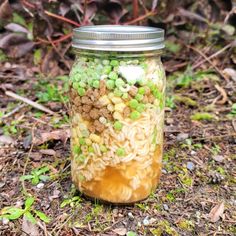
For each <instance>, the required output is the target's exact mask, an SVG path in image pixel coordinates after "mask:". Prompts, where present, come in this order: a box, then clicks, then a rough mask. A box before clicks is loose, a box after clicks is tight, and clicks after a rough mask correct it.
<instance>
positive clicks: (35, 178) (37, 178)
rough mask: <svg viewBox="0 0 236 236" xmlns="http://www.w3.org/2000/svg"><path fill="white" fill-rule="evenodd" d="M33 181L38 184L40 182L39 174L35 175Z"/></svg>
mask: <svg viewBox="0 0 236 236" xmlns="http://www.w3.org/2000/svg"><path fill="white" fill-rule="evenodd" d="M31 183H32V184H33V185H37V184H38V183H39V177H38V176H37V175H36V176H34V178H33V179H32V180H31Z"/></svg>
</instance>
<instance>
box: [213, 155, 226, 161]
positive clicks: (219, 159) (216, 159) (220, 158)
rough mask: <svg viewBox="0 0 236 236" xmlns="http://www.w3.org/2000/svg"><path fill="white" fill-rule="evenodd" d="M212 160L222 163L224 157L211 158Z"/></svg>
mask: <svg viewBox="0 0 236 236" xmlns="http://www.w3.org/2000/svg"><path fill="white" fill-rule="evenodd" d="M213 159H214V160H215V161H217V162H222V161H224V159H225V158H224V156H221V155H216V156H213Z"/></svg>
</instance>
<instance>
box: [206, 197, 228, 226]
mask: <svg viewBox="0 0 236 236" xmlns="http://www.w3.org/2000/svg"><path fill="white" fill-rule="evenodd" d="M224 208H225V207H224V202H221V203H219V204H217V205H215V206H214V207H213V208H212V209H211V211H210V213H209V215H208V218H209V220H210V222H212V223H215V222H217V221H218V220H219V219H220V217H222V216H223V213H224Z"/></svg>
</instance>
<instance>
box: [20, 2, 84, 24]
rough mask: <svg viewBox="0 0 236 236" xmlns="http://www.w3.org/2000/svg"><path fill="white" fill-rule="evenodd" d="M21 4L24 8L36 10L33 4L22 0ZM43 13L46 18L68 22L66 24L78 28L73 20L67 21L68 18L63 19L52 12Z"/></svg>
mask: <svg viewBox="0 0 236 236" xmlns="http://www.w3.org/2000/svg"><path fill="white" fill-rule="evenodd" d="M21 2H22V4H23V5H25V6H27V7H30V8H33V9H35V8H36V6H35V5H34V4H32V3H29V2H27V1H26V0H22V1H21ZM44 13H45V14H46V15H48V16H51V17H54V18H56V19H59V20H61V21H64V22H68V23H70V24H72V25H75V26H77V27H79V26H80V24H79V23H77V22H75V21H73V20H70V19H68V18H66V17H63V16H59V15H57V14H54V13H52V12H50V11H44Z"/></svg>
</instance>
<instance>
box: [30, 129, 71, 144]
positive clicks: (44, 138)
mask: <svg viewBox="0 0 236 236" xmlns="http://www.w3.org/2000/svg"><path fill="white" fill-rule="evenodd" d="M69 137H70V130H69V129H59V130H55V131H51V132H42V133H40V134H38V135H35V137H34V138H33V143H34V144H35V145H41V144H43V143H46V142H48V141H52V140H61V141H62V142H63V143H65V142H66V140H67V139H68V138H69Z"/></svg>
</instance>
